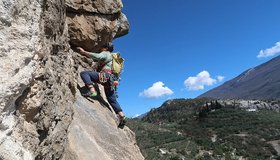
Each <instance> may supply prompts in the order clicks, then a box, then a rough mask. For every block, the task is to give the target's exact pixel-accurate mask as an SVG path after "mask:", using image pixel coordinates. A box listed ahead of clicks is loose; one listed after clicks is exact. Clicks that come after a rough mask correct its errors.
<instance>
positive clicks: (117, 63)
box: [112, 52, 124, 77]
mask: <svg viewBox="0 0 280 160" xmlns="http://www.w3.org/2000/svg"><path fill="white" fill-rule="evenodd" d="M123 63H124V59H123V58H122V57H121V54H120V52H117V53H112V73H113V74H114V75H115V76H117V77H120V74H121V72H122V70H123Z"/></svg>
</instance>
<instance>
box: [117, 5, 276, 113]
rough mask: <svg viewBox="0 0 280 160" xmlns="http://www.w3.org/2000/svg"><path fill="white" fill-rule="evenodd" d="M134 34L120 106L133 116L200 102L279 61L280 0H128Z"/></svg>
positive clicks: (123, 47) (120, 42) (127, 48)
mask: <svg viewBox="0 0 280 160" xmlns="http://www.w3.org/2000/svg"><path fill="white" fill-rule="evenodd" d="M123 4H124V8H123V12H124V13H125V14H126V16H127V18H128V20H129V22H130V33H129V34H128V35H126V36H124V37H121V38H118V39H116V40H114V43H115V48H116V50H118V51H120V52H121V54H122V56H123V57H124V58H125V60H126V61H125V69H124V72H123V74H122V81H121V85H120V86H119V102H120V104H121V106H122V108H123V110H124V112H125V113H126V114H127V115H128V116H135V115H137V114H142V113H145V112H147V111H149V110H150V109H151V108H154V107H159V106H160V105H161V104H162V103H163V102H164V101H166V100H168V99H174V98H195V97H196V96H198V95H200V94H202V93H204V92H206V91H207V90H209V89H212V88H214V87H217V86H218V85H221V84H223V83H224V82H225V81H227V80H230V79H232V78H234V77H236V76H238V75H239V74H240V73H241V72H243V71H245V70H247V69H249V68H251V67H254V66H257V65H259V64H261V63H264V62H266V61H268V60H270V59H271V58H273V57H275V56H278V55H279V52H280V42H279V41H280V37H279V35H280V20H279V15H280V10H279V7H280V1H279V0H172V1H171V0H164V1H163V0H141V1H132V0H123Z"/></svg>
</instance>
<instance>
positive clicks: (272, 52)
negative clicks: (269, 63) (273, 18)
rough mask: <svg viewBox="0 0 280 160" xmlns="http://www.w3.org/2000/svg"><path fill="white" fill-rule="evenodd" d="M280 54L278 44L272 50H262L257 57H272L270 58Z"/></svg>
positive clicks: (279, 44) (279, 45)
mask: <svg viewBox="0 0 280 160" xmlns="http://www.w3.org/2000/svg"><path fill="white" fill-rule="evenodd" d="M279 52H280V42H276V44H275V46H273V47H271V48H267V49H265V50H261V51H260V53H259V55H258V56H257V57H258V58H262V57H270V56H274V55H275V54H277V53H279Z"/></svg>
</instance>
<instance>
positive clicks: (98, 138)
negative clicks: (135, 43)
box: [0, 0, 143, 160]
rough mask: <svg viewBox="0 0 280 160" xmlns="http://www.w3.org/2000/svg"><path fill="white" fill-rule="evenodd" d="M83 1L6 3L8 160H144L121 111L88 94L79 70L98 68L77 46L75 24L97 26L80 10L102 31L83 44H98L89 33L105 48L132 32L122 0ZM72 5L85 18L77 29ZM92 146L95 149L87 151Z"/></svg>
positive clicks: (2, 153)
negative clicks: (120, 122) (120, 123)
mask: <svg viewBox="0 0 280 160" xmlns="http://www.w3.org/2000/svg"><path fill="white" fill-rule="evenodd" d="M82 2H83V3H82ZM82 2H79V1H73V3H69V2H67V7H66V4H65V1H64V0H60V1H57V0H35V1H25V0H8V1H6V0H0V61H1V63H0V159H1V160H2V159H3V160H34V159H36V160H38V159H46V160H52V159H85V160H87V159H89V160H90V159H92V158H93V159H94V158H98V157H96V156H97V155H96V154H98V155H99V154H100V153H102V154H104V155H103V156H102V158H104V159H112V160H113V159H120V160H121V159H143V157H142V155H141V153H140V151H139V149H138V147H137V145H136V143H135V137H134V134H133V133H132V132H131V131H130V130H129V129H128V128H125V129H124V130H120V129H117V128H116V127H117V125H116V124H117V122H116V117H115V114H113V113H112V112H110V111H109V110H108V109H107V108H106V109H105V108H103V107H102V106H101V105H100V104H99V101H92V102H90V101H88V100H87V99H84V98H83V97H81V96H80V92H79V90H78V89H77V79H78V77H79V76H78V75H79V71H80V70H78V68H82V69H83V68H88V67H89V66H90V65H89V61H88V59H86V58H84V57H81V56H80V55H78V54H77V53H74V52H73V51H72V50H71V49H70V45H69V34H70V35H71V34H72V33H73V30H72V29H73V28H72V27H71V25H74V26H78V30H79V29H80V30H84V28H83V27H81V28H79V25H80V23H78V21H82V22H83V23H85V24H86V23H91V19H90V18H84V19H82V20H81V19H79V18H78V17H79V16H81V17H83V16H84V17H87V16H89V15H82V14H80V13H81V12H80V11H82V12H83V13H86V12H89V11H92V13H94V14H96V16H97V17H95V19H94V21H95V22H94V24H95V26H94V27H93V28H95V27H97V26H99V28H97V29H95V30H94V31H92V32H91V34H88V32H85V33H84V32H83V33H82V34H76V35H75V36H76V37H79V36H81V37H82V38H80V39H79V38H76V39H79V40H81V42H79V41H76V42H75V43H77V44H80V43H84V42H85V41H86V40H90V39H89V38H87V37H86V36H88V37H95V38H93V39H94V40H93V41H92V42H93V43H94V44H95V45H96V46H101V45H102V44H104V43H106V42H107V40H112V39H113V38H116V37H117V36H120V35H124V34H125V33H127V31H128V22H127V19H126V18H125V16H124V15H123V16H122V13H121V9H122V3H121V1H114V0H112V1H111V0H103V1H101V0H99V1H98V0H95V1H88V2H87V3H86V2H85V1H82ZM79 3H82V5H80V4H79ZM78 4H79V5H78ZM89 6H90V7H89ZM66 8H72V9H71V10H73V11H71V13H70V14H74V17H76V18H77V22H76V21H73V23H69V29H70V30H68V24H67V23H66ZM75 8H76V9H75ZM82 8H86V10H82ZM75 10H76V12H74V11H75ZM107 14H108V16H107ZM69 19H70V20H73V19H72V18H71V17H70V18H69V17H68V22H69ZM103 19H104V20H103ZM76 23H77V24H76ZM89 30H90V29H89ZM108 35H109V36H108ZM75 36H70V37H72V38H71V41H72V40H73V39H75ZM83 36H84V37H86V38H84V37H83ZM73 37H74V38H73ZM71 41H70V42H71ZM101 90H102V88H101ZM103 97H104V95H103ZM98 117H99V118H98ZM96 127H98V128H96ZM79 140H81V141H79ZM90 146H93V147H92V150H90V152H85V151H88V149H89V148H90ZM127 147H129V148H127ZM93 153H94V154H93ZM116 155H117V156H116Z"/></svg>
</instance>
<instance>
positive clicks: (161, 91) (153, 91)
mask: <svg viewBox="0 0 280 160" xmlns="http://www.w3.org/2000/svg"><path fill="white" fill-rule="evenodd" d="M173 93H174V92H173V91H172V90H171V89H169V88H168V87H166V86H164V83H162V82H161V81H159V82H156V83H154V84H153V85H152V87H150V88H148V89H145V90H144V91H143V92H141V93H140V94H139V95H140V96H143V97H146V98H159V97H162V96H168V95H171V94H173Z"/></svg>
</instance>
